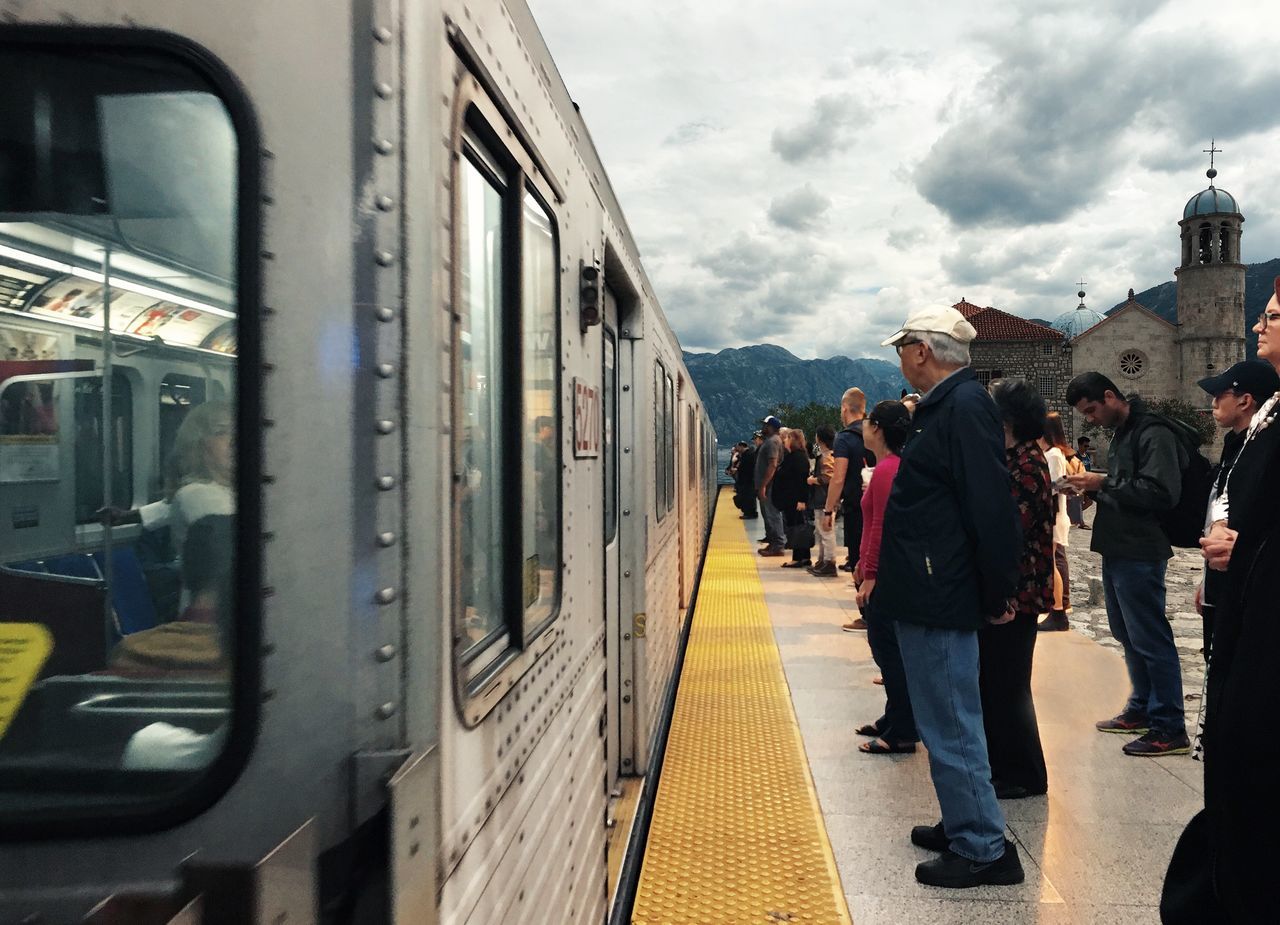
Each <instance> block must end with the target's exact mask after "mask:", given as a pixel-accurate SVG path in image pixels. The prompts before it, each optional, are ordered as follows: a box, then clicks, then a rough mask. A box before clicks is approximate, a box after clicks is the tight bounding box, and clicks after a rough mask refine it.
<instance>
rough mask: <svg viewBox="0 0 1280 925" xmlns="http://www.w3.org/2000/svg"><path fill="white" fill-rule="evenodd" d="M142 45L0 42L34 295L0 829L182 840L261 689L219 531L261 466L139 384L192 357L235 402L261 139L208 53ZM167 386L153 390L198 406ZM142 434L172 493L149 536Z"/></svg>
mask: <svg viewBox="0 0 1280 925" xmlns="http://www.w3.org/2000/svg"><path fill="white" fill-rule="evenodd" d="M67 36H70V37H67ZM151 41H158V40H156V39H151V38H147V37H145V36H138V37H133V36H128V37H125V36H123V35H115V33H114V32H111V33H110V34H107V33H106V32H105V31H97V32H95V31H93V30H81V31H72V32H67V33H66V34H65V36H64V33H62V32H59V33H58V34H57V36H56V37H55V36H54V33H53V32H38V31H33V32H32V33H22V34H6V35H5V36H4V37H3V41H2V42H0V46H2V47H0V84H2V85H3V86H4V87H5V92H4V93H3V94H0V126H2V127H3V128H0V135H3V139H4V143H3V145H0V202H3V203H4V208H5V212H4V214H3V216H2V217H0V275H2V276H4V277H6V278H10V277H11V278H14V279H18V280H23V281H26V283H27V284H29V285H27V286H26V288H25V289H23V290H22V291H21V293H20V294H19V295H16V296H14V297H13V299H12V300H11V301H10V303H9V304H8V305H6V311H4V312H3V315H2V316H0V408H2V416H3V424H2V425H0V828H3V829H5V830H9V829H10V828H13V829H14V830H17V831H23V832H30V831H34V830H36V829H39V828H42V827H52V828H56V829H59V830H60V831H74V830H78V827H82V826H84V825H86V824H89V823H92V822H95V821H97V822H101V820H103V819H107V818H110V819H112V820H115V821H114V822H112V823H111V826H112V828H113V831H123V830H126V829H128V828H130V827H151V828H154V827H156V826H159V825H172V824H175V823H176V822H178V821H181V819H182V818H183V815H184V813H189V812H190V811H194V809H195V808H198V807H199V806H204V805H208V803H209V802H210V801H211V800H212V799H213V798H214V797H215V796H216V794H217V792H219V791H220V789H222V788H224V787H225V786H227V784H228V783H229V781H230V780H231V779H232V777H233V775H234V774H235V773H236V771H237V770H238V768H239V766H240V764H241V762H242V760H243V756H244V755H246V754H247V753H248V747H249V742H250V741H251V736H252V723H253V722H254V715H255V714H254V708H253V707H252V706H251V705H248V704H250V703H251V702H253V701H255V700H256V697H257V692H256V691H252V690H250V689H249V688H248V686H247V684H250V683H252V682H253V678H254V677H255V672H254V670H251V665H250V663H248V662H245V661H237V653H240V652H251V651H255V649H256V646H255V644H254V642H253V639H252V637H253V636H256V623H254V622H253V621H254V619H255V617H254V614H255V610H254V608H253V606H252V604H251V603H246V606H245V607H244V608H243V609H239V604H240V603H242V602H248V601H249V597H248V595H247V594H244V593H241V592H239V591H237V590H236V589H237V579H240V580H242V581H243V582H244V583H245V587H248V586H249V585H250V584H254V585H256V582H257V579H256V577H255V574H254V571H255V570H254V567H252V565H251V566H250V567H249V568H247V569H246V570H244V571H242V570H241V567H242V566H243V565H245V563H249V562H250V560H249V559H248V558H247V557H246V558H245V559H244V560H241V559H239V557H238V554H237V549H240V548H248V546H247V544H237V543H236V542H235V540H234V539H233V535H234V534H235V527H234V523H235V512H236V507H237V479H238V478H243V479H251V478H253V477H256V473H254V472H249V473H247V474H246V473H245V472H243V471H240V469H241V467H240V465H239V457H238V456H237V450H236V447H237V431H236V408H237V406H236V404H235V402H226V401H223V402H206V403H204V404H203V405H201V406H200V408H199V410H198V411H192V412H191V413H190V414H187V415H185V420H181V421H178V420H177V419H172V418H170V419H167V421H166V412H165V410H164V404H165V399H164V398H162V399H161V405H162V407H161V409H160V410H159V412H158V413H157V409H156V406H155V405H154V404H153V403H152V401H151V400H150V398H147V399H143V398H142V396H140V395H139V394H138V388H137V383H138V382H139V381H145V379H146V377H147V376H150V375H152V373H153V371H154V373H155V374H158V373H159V372H160V370H157V369H155V367H156V365H158V363H159V362H160V360H161V358H162V357H169V358H172V357H174V356H175V355H185V356H186V358H187V359H188V360H190V361H192V362H198V363H200V364H201V365H204V366H207V367H210V368H217V369H218V370H220V372H219V374H218V375H219V378H220V379H222V381H223V382H224V383H225V384H226V385H227V387H228V389H229V394H231V395H233V396H238V395H239V394H240V393H239V392H238V391H237V389H236V388H235V386H234V383H235V381H236V380H235V373H236V346H235V340H236V338H235V328H236V326H237V325H238V324H239V321H240V302H241V299H242V298H245V299H249V300H251V293H252V292H253V286H252V276H253V274H252V273H246V270H247V269H248V268H250V267H252V266H254V264H253V263H252V262H250V261H251V260H252V259H253V258H249V257H246V256H244V255H246V254H250V253H252V254H255V255H256V253H257V251H258V248H257V246H256V243H255V241H254V240H252V238H253V237H254V236H255V234H256V232H255V231H254V228H255V222H254V220H253V219H252V218H250V217H246V216H242V215H241V214H240V212H239V210H238V204H237V203H238V197H244V201H246V202H256V201H257V199H258V194H257V192H256V188H257V181H256V179H255V177H254V176H253V174H252V168H250V170H249V171H246V172H244V173H242V172H241V171H240V170H239V169H238V167H237V164H241V165H245V164H252V163H253V162H254V159H256V157H257V156H258V143H257V140H256V137H254V135H253V129H252V121H251V119H249V118H248V117H247V114H245V113H244V112H243V111H242V110H240V109H236V114H235V116H234V117H233V114H232V111H231V109H229V108H228V104H227V103H225V102H224V100H227V99H230V100H232V101H233V103H232V104H231V105H233V106H235V105H238V100H239V97H238V93H239V91H238V90H235V89H233V85H232V82H231V81H230V79H229V77H228V76H227V75H225V74H224V73H223V72H221V71H220V70H216V65H215V64H213V63H212V62H211V61H210V60H209V59H208V57H207V55H204V54H203V53H200V52H196V51H195V50H194V49H188V48H187V47H186V46H185V45H184V44H183V43H181V42H180V41H179V40H177V39H168V38H166V39H164V40H163V42H164V50H157V49H154V48H149V47H146V46H145V45H144V44H143V43H146V42H151ZM233 118H234V120H235V121H234V122H233ZM240 130H243V134H242V133H241V131H240ZM242 142H243V143H244V145H245V146H246V149H245V151H244V152H242V151H241V147H240V145H241V143H242ZM242 154H246V155H247V156H243V157H242ZM242 248H243V250H242ZM242 283H245V285H244V289H243V291H242V288H241V287H242ZM253 355H254V356H255V357H256V348H255V352H254V354H253ZM124 357H128V358H129V360H128V364H127V367H126V365H125V364H122V363H121V362H120V361H121V359H122V358H124ZM183 379H184V377H169V378H167V379H166V380H165V382H166V386H165V387H164V388H166V389H168V391H169V394H170V397H171V398H172V400H173V402H174V405H175V406H177V405H178V404H184V405H185V406H186V407H190V406H191V405H192V404H193V402H192V401H190V400H185V401H184V400H182V399H178V398H176V396H177V394H178V392H179V391H181V390H182V389H183V388H186V389H187V391H188V393H190V391H191V390H193V389H194V388H195V386H194V384H193V383H192V382H191V381H180V380H183ZM201 389H202V387H201ZM135 398H138V399H139V400H138V401H137V402H135V401H134V399H135ZM250 404H252V399H250ZM249 410H251V409H249ZM248 413H249V411H246V414H248ZM255 416H256V415H255ZM157 417H158V418H159V419H160V421H159V422H158V421H157ZM157 423H159V427H157ZM157 440H160V441H162V442H163V441H166V440H167V441H169V442H170V443H171V444H172V449H173V452H172V453H171V454H168V455H171V456H172V458H173V460H174V462H173V468H172V470H171V476H172V478H171V479H169V480H168V481H169V486H170V492H169V494H168V497H167V501H165V502H163V503H161V504H160V505H158V507H156V506H152V509H151V512H150V516H149V517H147V516H144V515H143V514H142V513H141V511H140V510H139V509H138V508H136V507H135V503H136V502H138V501H144V500H147V496H148V495H150V494H152V486H153V484H154V483H156V482H158V481H159V479H158V476H157V473H156V469H157V467H158V460H157V459H154V458H153V457H158V455H159V452H158V450H157ZM247 458H253V457H252V456H251V457H247ZM135 480H136V482H137V484H135ZM243 484H251V482H243ZM250 509H251V511H250V512H251V513H252V514H253V516H256V513H254V512H256V505H250ZM151 528H156V529H162V530H165V531H166V532H167V534H168V535H169V536H170V537H171V540H172V542H164V543H154V542H152V541H151V540H152V537H153V534H154V530H153V529H151ZM255 529H256V528H255ZM254 535H256V533H255V534H254ZM170 600H171V602H172V606H171V607H169V606H166V604H165V602H166V601H170ZM233 677H235V678H236V679H241V678H244V679H245V682H246V686H244V687H242V688H237V689H236V690H234V691H233V688H232V678H233ZM233 703H235V704H237V705H245V706H244V710H243V711H241V710H239V709H238V708H237V709H233Z"/></svg>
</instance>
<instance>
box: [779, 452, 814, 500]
mask: <svg viewBox="0 0 1280 925" xmlns="http://www.w3.org/2000/svg"><path fill="white" fill-rule="evenodd" d="M801 501H804V502H806V503H808V501H809V457H808V455H806V454H805V452H804V451H803V450H787V452H786V454H785V455H784V456H783V457H782V462H781V463H780V464H779V465H778V472H777V474H776V475H775V476H774V477H773V506H774V507H776V508H777V509H778V510H780V511H791V510H794V509H795V506H796V504H798V503H799V502H801Z"/></svg>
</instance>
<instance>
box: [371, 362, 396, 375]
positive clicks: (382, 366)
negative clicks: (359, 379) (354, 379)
mask: <svg viewBox="0 0 1280 925" xmlns="http://www.w3.org/2000/svg"><path fill="white" fill-rule="evenodd" d="M374 372H376V373H377V374H378V378H379V379H390V378H391V377H392V376H394V375H395V374H396V368H395V367H394V366H392V365H391V364H390V363H379V364H378V367H377V369H375V370H374Z"/></svg>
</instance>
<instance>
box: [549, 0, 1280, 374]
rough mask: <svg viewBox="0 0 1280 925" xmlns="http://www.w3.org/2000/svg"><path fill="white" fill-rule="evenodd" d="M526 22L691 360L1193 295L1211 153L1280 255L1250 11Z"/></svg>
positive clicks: (1056, 3) (1260, 250)
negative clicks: (1190, 280)
mask: <svg viewBox="0 0 1280 925" xmlns="http://www.w3.org/2000/svg"><path fill="white" fill-rule="evenodd" d="M531 6H532V8H533V12H534V15H535V16H536V17H537V19H538V21H539V24H540V27H541V28H542V30H543V32H544V35H545V36H546V37H547V40H548V44H549V45H550V47H551V49H552V51H553V53H554V54H555V55H556V60H557V64H558V67H559V70H560V72H561V74H563V75H564V78H565V80H566V82H567V84H568V86H569V88H570V91H571V92H572V94H573V96H574V98H575V99H576V100H577V101H578V102H579V103H580V104H581V106H582V111H583V114H584V117H585V118H586V120H587V123H588V125H590V126H591V131H592V136H593V138H594V139H595V141H596V144H597V145H598V146H599V148H600V152H601V157H602V159H603V161H604V163H605V166H606V168H607V169H608V171H609V176H610V180H611V182H612V183H613V185H614V188H615V190H616V192H617V194H618V198H619V201H620V202H621V203H622V206H623V209H624V211H625V212H626V215H627V220H628V224H629V225H630V227H631V228H632V230H633V231H634V233H635V235H636V237H637V240H638V243H639V245H640V248H641V252H642V254H644V256H645V265H646V270H647V272H648V273H649V275H650V278H651V279H652V281H653V285H654V289H655V291H656V293H657V295H658V297H659V299H660V300H661V301H662V303H663V307H664V309H665V310H666V312H667V315H668V317H669V319H670V321H671V324H672V327H673V328H674V329H675V331H676V332H677V334H678V335H679V336H680V337H681V338H682V342H683V343H684V344H685V346H686V347H689V348H697V349H711V350H714V349H718V348H720V347H725V346H740V345H742V344H745V343H752V342H759V341H761V340H765V339H768V340H770V341H771V342H773V343H777V344H780V345H781V346H783V347H786V348H787V349H789V350H791V351H792V352H794V353H796V354H797V355H800V356H830V355H832V354H835V353H845V354H848V355H851V356H860V355H871V356H879V357H881V358H885V359H892V358H893V357H892V354H891V352H890V351H886V350H883V349H881V348H880V347H879V341H880V340H881V339H883V338H884V337H885V336H887V335H888V334H889V333H891V332H892V331H893V330H895V329H896V328H897V325H898V324H899V323H900V322H901V320H902V318H904V317H905V316H906V313H907V311H909V309H910V308H911V307H912V306H916V305H920V304H924V303H936V302H938V301H942V300H955V299H959V298H960V297H961V296H967V297H968V298H970V300H972V301H975V302H980V303H981V304H984V305H986V304H991V305H995V306H997V307H999V308H1003V309H1006V310H1008V311H1013V312H1015V313H1017V314H1021V315H1024V316H1026V317H1041V318H1051V317H1054V316H1055V315H1057V314H1060V313H1061V312H1064V311H1068V310H1070V309H1071V308H1073V307H1074V306H1075V304H1076V301H1077V299H1076V296H1075V292H1076V289H1077V288H1078V286H1077V281H1078V280H1079V279H1080V278H1081V277H1083V278H1084V279H1085V280H1086V281H1087V282H1088V283H1089V284H1090V285H1089V286H1088V292H1089V297H1088V301H1089V303H1090V304H1091V305H1093V306H1094V307H1096V308H1099V309H1105V308H1107V307H1109V306H1110V305H1112V304H1114V303H1116V302H1119V301H1121V300H1123V298H1124V295H1125V292H1126V291H1127V290H1128V289H1129V288H1130V287H1133V288H1134V289H1136V290H1138V291H1141V290H1142V289H1145V288H1147V287H1148V286H1151V285H1155V284H1157V283H1159V282H1162V281H1164V280H1167V279H1171V278H1172V271H1173V268H1174V267H1175V266H1176V264H1177V260H1178V252H1179V247H1178V228H1177V221H1178V219H1179V218H1181V214H1182V206H1183V204H1184V203H1185V202H1186V200H1187V199H1188V198H1189V197H1190V196H1191V195H1193V194H1194V193H1195V192H1197V191H1198V190H1200V189H1202V188H1203V187H1204V185H1205V183H1206V182H1207V181H1206V180H1205V179H1204V175H1203V171H1204V168H1205V167H1207V163H1206V162H1207V157H1206V156H1205V155H1203V154H1201V153H1200V149H1201V148H1205V147H1207V146H1208V141H1209V138H1210V137H1211V136H1212V137H1216V138H1217V140H1218V143H1219V147H1221V148H1224V149H1226V150H1225V151H1224V153H1223V154H1222V155H1220V156H1219V159H1218V167H1219V170H1220V171H1221V174H1220V176H1219V177H1218V181H1217V182H1218V183H1219V185H1220V186H1222V187H1225V188H1226V189H1228V190H1230V191H1231V192H1232V193H1233V194H1235V195H1236V196H1237V198H1238V199H1239V201H1240V202H1241V205H1242V208H1243V210H1244V212H1245V215H1246V218H1247V219H1248V221H1247V222H1246V224H1245V233H1244V240H1243V242H1242V246H1243V251H1244V255H1245V258H1246V259H1248V260H1251V261H1257V260H1265V259H1269V258H1271V257H1274V256H1276V255H1277V254H1280V218H1278V219H1276V220H1272V219H1271V217H1270V216H1269V215H1268V214H1267V213H1266V212H1265V211H1264V209H1265V208H1266V207H1267V205H1268V204H1269V202H1270V199H1271V194H1272V190H1274V189H1275V187H1276V185H1277V183H1280V167H1275V166H1273V165H1274V164H1276V163H1280V161H1278V160H1277V158H1276V156H1275V152H1276V151H1278V150H1280V127H1278V126H1280V107H1277V106H1275V105H1274V103H1273V100H1274V99H1277V98H1280V59H1278V58H1277V57H1276V56H1275V54H1274V52H1273V50H1272V48H1271V43H1270V41H1269V39H1268V38H1267V36H1268V35H1270V34H1272V33H1273V32H1274V31H1275V30H1274V28H1273V27H1274V26H1275V25H1277V24H1280V13H1277V12H1273V11H1271V9H1270V8H1269V7H1265V6H1264V7H1259V6H1257V5H1256V4H1255V3H1252V2H1249V0H1221V2H1218V3H1215V4H1214V5H1213V7H1212V8H1211V9H1207V8H1205V7H1204V6H1203V4H1199V3H1196V2H1194V0H1168V2H1164V0H1136V2H1131V3H1125V4H1112V3H1104V2H1102V0H1092V2H1084V3H1081V2H1078V0H989V2H984V3H982V4H981V5H979V4H978V3H977V2H975V0H957V2H956V3H954V4H948V5H946V6H939V5H935V6H932V7H930V9H929V15H928V16H921V15H920V12H919V10H920V8H919V7H918V6H917V5H912V4H899V5H897V6H896V7H883V6H876V7H874V8H872V7H869V6H865V5H863V4H859V3H857V2H855V3H854V4H853V5H852V6H851V5H850V4H848V3H840V2H837V0H797V3H796V4H789V5H783V4H777V3H776V2H768V3H766V2H765V0H737V2H735V3H733V4H729V3H728V2H726V0H705V2H703V3H699V4H695V5H693V6H687V5H683V4H677V3H675V0H654V2H653V3H650V4H645V5H641V6H637V5H634V4H624V3H622V2H620V0H601V2H600V3H598V4H596V5H595V6H594V7H593V8H592V9H593V12H594V15H593V16H592V17H590V18H584V17H582V15H581V7H580V5H579V4H576V3H572V2H570V0H531ZM974 23H980V24H981V25H980V26H977V27H975V26H974V25H973V24H974ZM868 36H874V39H873V40H869V39H868Z"/></svg>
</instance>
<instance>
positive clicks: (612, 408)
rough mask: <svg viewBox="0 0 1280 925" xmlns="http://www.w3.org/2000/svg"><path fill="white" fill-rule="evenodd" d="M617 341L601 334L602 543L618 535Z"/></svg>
mask: <svg viewBox="0 0 1280 925" xmlns="http://www.w3.org/2000/svg"><path fill="white" fill-rule="evenodd" d="M617 376H618V337H617V335H616V334H614V333H613V332H612V331H610V330H609V329H608V328H605V330H604V377H603V378H604V389H603V395H602V398H603V399H604V541H605V543H606V544H608V543H611V542H613V538H614V537H615V536H616V535H617V533H618V498H617V495H618V447H617V444H616V442H615V441H616V439H617V438H616V435H615V431H616V429H617V426H618V422H617V421H616V420H615V418H616V416H617V408H616V405H615V403H616V402H617V400H618V398H617V396H618V393H617V387H618V386H617Z"/></svg>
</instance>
